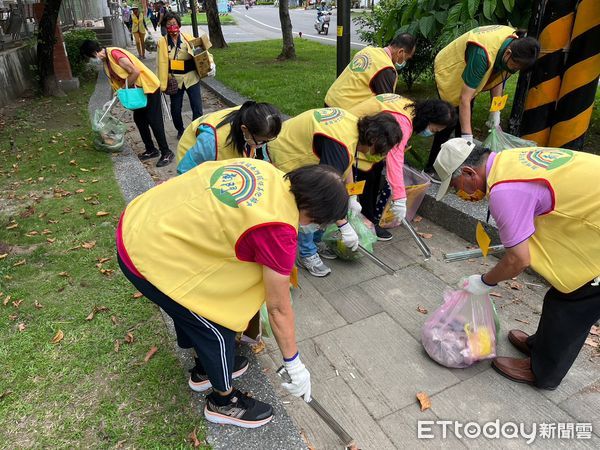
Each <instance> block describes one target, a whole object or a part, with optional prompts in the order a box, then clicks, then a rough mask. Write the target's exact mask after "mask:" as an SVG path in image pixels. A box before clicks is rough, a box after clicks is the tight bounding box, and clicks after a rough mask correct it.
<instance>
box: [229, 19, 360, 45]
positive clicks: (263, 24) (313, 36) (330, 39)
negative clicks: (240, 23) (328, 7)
mask: <svg viewBox="0 0 600 450" xmlns="http://www.w3.org/2000/svg"><path fill="white" fill-rule="evenodd" d="M235 12H236V13H238V14H239V15H243V16H244V17H245V18H246V19H250V20H253V21H254V22H256V23H258V24H260V25H262V26H263V27H267V28H271V29H273V30H277V31H281V28H277V27H273V26H271V25H267V24H266V23H263V22H261V21H260V20H256V19H255V18H254V17H250V16H248V15H246V14H242V13H241V12H238V11H235ZM334 29H335V27H334ZM304 36H306V37H310V38H313V39H323V40H324V41H331V42H336V41H337V39H333V38H327V37H324V36H315V35H314V34H308V33H302V37H304ZM350 44H352V45H359V46H361V47H366V46H367V44H363V43H362V42H352V41H350Z"/></svg>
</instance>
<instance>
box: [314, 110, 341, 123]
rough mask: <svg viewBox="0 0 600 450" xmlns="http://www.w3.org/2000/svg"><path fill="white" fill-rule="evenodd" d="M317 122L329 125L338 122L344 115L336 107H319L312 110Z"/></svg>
mask: <svg viewBox="0 0 600 450" xmlns="http://www.w3.org/2000/svg"><path fill="white" fill-rule="evenodd" d="M314 116H315V119H316V120H317V122H319V123H322V124H323V125H331V124H333V123H336V122H339V121H340V120H342V117H344V111H342V110H341V109H338V108H321V109H317V110H315V112H314Z"/></svg>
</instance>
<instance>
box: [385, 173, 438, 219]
mask: <svg viewBox="0 0 600 450" xmlns="http://www.w3.org/2000/svg"><path fill="white" fill-rule="evenodd" d="M402 171H403V175H404V186H405V190H406V220H408V221H409V222H410V221H411V220H413V219H414V218H415V216H416V215H417V210H418V209H419V207H420V206H421V203H422V202H423V199H424V198H425V194H426V193H427V190H428V189H429V186H431V178H429V177H428V176H427V175H425V174H424V173H422V172H418V171H417V170H415V169H413V168H412V167H409V166H407V165H406V164H405V165H404V167H403V168H402ZM392 203H393V200H392V197H390V198H389V199H388V202H387V203H386V205H385V208H384V209H383V213H382V214H381V219H379V226H380V227H381V228H395V227H399V226H400V224H401V223H402V221H401V220H398V219H396V216H394V213H393V212H392V210H391V207H392Z"/></svg>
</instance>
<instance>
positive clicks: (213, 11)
mask: <svg viewBox="0 0 600 450" xmlns="http://www.w3.org/2000/svg"><path fill="white" fill-rule="evenodd" d="M206 21H207V22H208V37H209V38H210V42H211V44H212V46H213V47H215V48H225V47H227V42H225V38H224V37H223V30H222V29H221V20H220V19H219V10H218V9H217V0H206Z"/></svg>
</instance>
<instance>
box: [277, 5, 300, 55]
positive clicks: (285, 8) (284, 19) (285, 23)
mask: <svg viewBox="0 0 600 450" xmlns="http://www.w3.org/2000/svg"><path fill="white" fill-rule="evenodd" d="M279 21H280V22H281V34H282V35H283V48H282V49H281V53H280V54H279V56H278V57H277V59H278V60H279V61H283V60H286V59H296V48H295V47H294V36H293V35H292V20H291V19H290V8H289V0H279Z"/></svg>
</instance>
